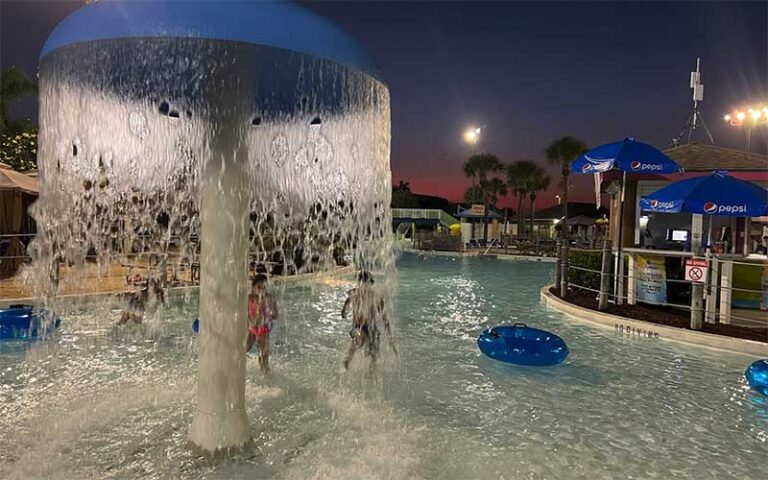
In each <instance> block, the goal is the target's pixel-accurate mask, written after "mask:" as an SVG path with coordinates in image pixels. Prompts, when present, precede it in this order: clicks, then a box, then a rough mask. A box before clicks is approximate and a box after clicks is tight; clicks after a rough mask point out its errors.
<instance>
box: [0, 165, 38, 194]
mask: <svg viewBox="0 0 768 480" xmlns="http://www.w3.org/2000/svg"><path fill="white" fill-rule="evenodd" d="M12 190H21V191H22V192H24V193H29V194H31V195H37V193H38V190H37V178H36V177H30V176H28V175H24V174H23V173H19V172H17V171H15V170H12V169H11V168H10V167H8V165H6V164H4V163H0V191H12Z"/></svg>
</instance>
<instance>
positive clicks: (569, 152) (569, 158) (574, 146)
mask: <svg viewBox="0 0 768 480" xmlns="http://www.w3.org/2000/svg"><path fill="white" fill-rule="evenodd" d="M586 151H587V144H586V143H584V142H583V141H581V140H579V139H578V138H576V137H572V136H569V135H567V136H565V137H560V138H558V139H557V140H555V141H554V142H552V143H550V144H549V146H548V147H547V148H546V149H545V150H544V152H545V153H546V154H547V159H548V160H549V162H550V163H551V164H553V165H559V166H560V171H561V172H562V180H561V183H560V185H561V186H562V187H563V198H562V201H563V220H562V221H561V222H560V238H561V239H562V244H563V250H562V252H561V253H558V256H559V258H560V260H559V262H560V268H558V269H557V270H556V278H555V283H558V282H559V283H560V296H561V297H565V294H566V293H567V291H568V288H567V287H568V278H567V276H568V275H567V274H568V265H567V259H568V191H569V190H570V186H569V181H570V177H571V163H573V161H574V160H576V158H577V157H578V156H579V155H581V154H582V153H584V152H586Z"/></svg>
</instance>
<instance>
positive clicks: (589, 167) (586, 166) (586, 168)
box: [581, 163, 592, 173]
mask: <svg viewBox="0 0 768 480" xmlns="http://www.w3.org/2000/svg"><path fill="white" fill-rule="evenodd" d="M590 170H592V164H591V163H585V164H584V166H583V167H581V172H582V173H587V172H589V171H590Z"/></svg>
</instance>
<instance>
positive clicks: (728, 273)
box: [720, 260, 733, 323]
mask: <svg viewBox="0 0 768 480" xmlns="http://www.w3.org/2000/svg"><path fill="white" fill-rule="evenodd" d="M731 287H733V262H729V261H727V260H726V261H723V262H722V268H721V277H720V323H731V295H732V293H733V292H732V291H731Z"/></svg>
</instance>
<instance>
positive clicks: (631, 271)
mask: <svg viewBox="0 0 768 480" xmlns="http://www.w3.org/2000/svg"><path fill="white" fill-rule="evenodd" d="M636 291H637V262H636V260H635V256H634V255H633V254H629V255H627V305H636V304H637V297H636Z"/></svg>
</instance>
